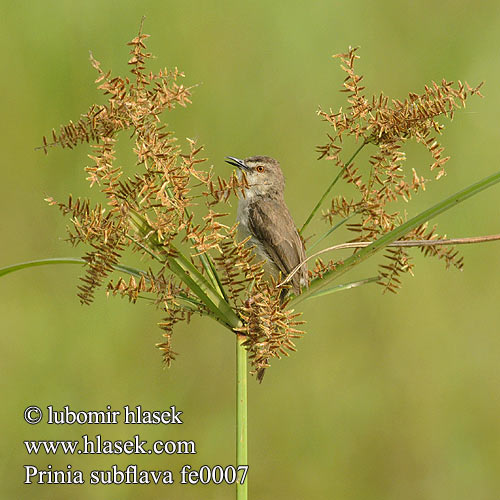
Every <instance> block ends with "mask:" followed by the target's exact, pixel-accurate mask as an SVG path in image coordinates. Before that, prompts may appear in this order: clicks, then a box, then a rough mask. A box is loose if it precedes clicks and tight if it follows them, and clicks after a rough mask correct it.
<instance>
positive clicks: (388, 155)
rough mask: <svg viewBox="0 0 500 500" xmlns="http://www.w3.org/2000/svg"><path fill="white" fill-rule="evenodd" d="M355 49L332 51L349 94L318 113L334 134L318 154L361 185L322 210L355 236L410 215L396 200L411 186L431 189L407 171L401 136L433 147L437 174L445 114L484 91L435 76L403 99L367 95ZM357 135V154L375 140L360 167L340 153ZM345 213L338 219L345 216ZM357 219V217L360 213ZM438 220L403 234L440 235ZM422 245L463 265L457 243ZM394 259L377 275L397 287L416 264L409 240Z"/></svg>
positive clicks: (368, 235) (318, 271) (367, 236)
mask: <svg viewBox="0 0 500 500" xmlns="http://www.w3.org/2000/svg"><path fill="white" fill-rule="evenodd" d="M356 52H357V49H355V48H350V49H349V51H348V52H347V53H345V54H337V55H335V56H334V57H336V58H339V59H340V60H341V67H342V69H343V71H344V72H345V73H346V78H345V80H344V82H343V87H342V89H341V92H345V93H346V94H347V103H348V106H347V108H346V110H345V111H344V110H343V109H342V108H340V110H339V111H337V112H333V111H332V110H330V111H328V112H326V111H323V110H320V111H319V113H318V114H319V116H320V117H322V118H323V119H324V120H325V121H327V122H328V123H329V124H330V125H331V127H332V128H333V131H334V133H333V134H331V135H330V134H329V135H328V142H327V143H326V144H325V145H322V146H319V147H318V151H319V153H320V158H326V159H327V160H330V161H332V162H333V163H334V164H335V165H336V167H338V168H339V176H341V177H342V179H343V180H344V181H346V182H347V183H348V184H350V185H351V186H352V187H354V189H355V190H356V191H357V192H358V193H359V197H358V199H356V200H354V199H348V198H347V197H345V196H342V195H340V196H337V197H335V198H333V200H332V202H331V206H330V208H329V210H327V211H326V212H324V213H323V217H324V218H325V219H326V220H328V221H329V223H330V224H331V225H332V226H335V225H336V224H338V223H339V220H340V223H344V222H346V226H347V228H348V229H349V230H351V231H353V232H354V233H355V234H356V237H355V238H354V239H352V240H351V241H352V242H356V241H366V240H370V241H373V240H376V239H377V238H379V237H380V236H381V235H383V234H386V233H388V232H390V231H392V230H394V229H395V228H396V227H398V226H399V225H401V224H402V223H403V222H404V221H405V216H404V215H402V214H401V213H400V211H399V210H396V209H395V208H394V207H393V205H391V203H393V202H395V201H397V200H398V199H402V200H405V201H408V200H409V199H410V198H411V196H412V194H414V193H417V192H418V191H420V190H425V183H426V180H425V178H424V177H423V176H422V175H420V174H418V173H417V171H416V170H415V169H412V172H411V175H408V174H407V173H406V172H405V171H404V169H403V165H404V162H405V160H406V156H405V153H404V152H403V151H402V147H403V144H404V143H405V142H406V141H408V140H410V139H414V140H415V141H416V142H418V143H421V144H422V145H423V146H424V147H425V148H426V149H427V150H428V151H429V153H430V155H431V157H432V163H431V165H430V170H431V171H434V172H436V179H439V178H441V177H442V176H443V175H445V163H446V162H447V161H448V160H449V156H443V152H444V148H443V147H442V146H441V145H440V144H439V143H438V141H437V136H438V135H439V134H441V132H442V130H443V128H444V125H443V124H442V123H440V121H439V120H440V119H441V118H443V117H444V118H449V119H452V118H453V114H454V111H455V109H457V108H460V107H464V106H465V102H466V100H467V98H468V97H469V96H470V95H479V96H480V95H481V94H480V91H479V89H480V87H481V85H482V84H480V85H479V86H477V87H475V88H472V87H470V86H469V85H468V84H467V83H465V84H462V83H461V82H458V84H456V85H454V83H453V82H447V81H446V80H443V81H442V82H441V84H437V83H435V82H432V84H431V85H430V86H427V85H426V86H425V87H424V91H423V92H422V93H421V94H416V93H409V94H408V97H407V98H406V99H404V100H403V101H400V100H398V99H392V100H389V98H388V97H387V96H385V95H383V94H380V95H378V96H372V97H367V96H365V94H364V90H365V88H364V87H363V86H361V84H360V82H361V80H362V78H363V77H362V76H360V75H357V74H356V71H355V68H354V65H355V61H356V59H358V58H359V56H358V55H357V54H356ZM345 136H351V137H353V138H354V139H355V140H356V141H357V143H358V145H359V147H358V150H357V152H356V154H357V153H358V152H359V151H360V150H361V149H362V148H364V147H365V146H367V145H372V147H373V146H375V148H376V150H375V152H373V153H371V155H370V160H369V165H368V166H367V167H365V166H363V167H357V166H356V165H355V164H354V162H353V161H348V162H346V163H344V162H343V161H342V159H341V153H342V151H343V138H344V137H345ZM339 218H340V219H339ZM356 219H357V220H356ZM437 238H438V236H437V234H435V227H433V228H432V229H429V228H428V227H427V223H425V224H423V225H420V226H419V227H417V228H415V229H413V230H412V231H410V232H408V233H407V234H406V235H405V236H404V237H403V238H402V239H403V240H431V239H437ZM421 250H422V251H423V252H424V253H425V254H426V255H435V256H437V257H438V258H441V259H444V261H445V263H446V266H447V267H449V266H450V265H454V266H456V267H457V268H459V269H460V268H461V267H462V265H463V262H462V258H459V257H458V254H457V252H456V251H455V250H454V249H453V248H452V247H451V248H450V247H438V246H425V247H422V248H421ZM386 257H387V259H388V264H385V265H381V269H380V273H379V283H380V284H382V285H383V286H384V288H385V289H386V290H389V291H395V290H396V289H397V288H398V287H399V285H400V279H399V275H400V273H403V272H410V273H411V272H412V267H413V265H412V263H411V260H410V256H409V255H408V252H407V250H405V249H404V248H398V249H388V251H387V253H386ZM334 267H335V262H334V261H330V262H329V263H328V264H325V263H323V262H322V261H318V262H317V266H316V268H315V269H314V270H313V275H314V276H322V274H323V273H324V270H325V269H328V268H329V269H332V268H334Z"/></svg>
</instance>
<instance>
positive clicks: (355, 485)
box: [0, 0, 500, 500]
mask: <svg viewBox="0 0 500 500" xmlns="http://www.w3.org/2000/svg"><path fill="white" fill-rule="evenodd" d="M1 7H2V14H1V20H0V23H1V29H0V37H2V48H3V50H2V62H3V70H2V78H1V79H0V90H1V94H2V134H1V138H2V142H3V144H2V153H3V168H2V182H1V184H2V190H1V193H2V194H1V203H2V205H1V210H2V224H1V227H2V231H1V234H2V245H1V259H0V266H2V265H6V264H10V263H14V262H18V261H24V260H30V259H35V258H41V257H55V256H68V255H75V256H78V255H80V253H79V251H78V249H77V250H74V249H72V248H70V247H69V246H68V245H67V244H66V243H65V242H64V241H62V239H63V237H64V236H65V232H64V228H65V224H66V221H65V220H64V219H63V218H62V217H61V216H60V215H59V213H58V212H57V211H56V210H55V209H53V208H50V207H48V206H47V204H46V203H45V202H44V201H43V198H44V197H45V196H47V195H51V196H54V198H56V199H59V200H63V199H65V197H66V195H67V193H69V192H72V193H73V194H74V195H79V194H84V195H85V194H86V193H87V192H88V188H87V186H86V182H85V180H84V178H85V175H84V173H83V167H84V166H85V164H86V161H87V158H86V155H87V154H88V152H89V150H88V148H87V147H80V148H78V149H77V150H76V151H73V152H71V151H69V150H64V151H62V150H53V151H51V153H50V155H49V156H44V155H43V154H42V153H41V152H35V151H34V146H36V145H39V144H40V142H41V137H42V135H44V134H47V133H48V132H50V130H51V128H52V127H53V126H57V125H59V124H60V123H64V122H67V121H68V120H69V119H73V120H75V119H77V118H78V116H79V114H80V113H82V112H84V111H85V110H86V109H87V108H88V106H89V105H91V104H92V103H94V102H96V101H97V102H102V99H103V98H102V96H101V95H100V94H99V93H98V92H97V91H96V90H95V86H94V84H93V81H94V79H95V72H94V70H93V69H92V68H91V66H90V64H89V62H88V51H89V49H91V50H92V51H93V54H94V56H95V57H96V58H97V59H98V60H100V61H101V63H102V67H103V68H112V69H113V72H114V74H123V73H124V72H126V71H127V66H126V61H127V58H128V49H127V47H126V46H125V44H126V42H127V41H128V40H130V39H131V38H133V36H135V34H136V32H137V29H138V25H139V21H140V18H141V16H142V15H146V16H147V19H146V22H145V32H146V33H149V34H151V35H152V37H151V38H150V40H149V46H148V47H149V49H151V51H152V52H153V53H154V54H155V55H156V56H157V59H156V60H154V61H153V62H152V63H151V65H150V68H151V69H153V70H156V69H158V68H160V67H163V66H165V65H167V66H170V67H172V66H178V67H179V68H181V69H182V70H183V71H185V73H186V75H187V78H186V80H185V81H186V83H187V84H195V83H201V85H200V86H198V87H197V88H196V89H195V90H194V96H193V105H192V106H190V107H189V108H188V109H182V108H180V109H177V110H175V111H174V112H172V113H171V114H169V115H168V116H166V118H165V119H166V121H168V123H169V124H170V127H171V128H172V129H173V130H175V131H176V133H177V135H178V137H180V138H181V139H184V138H185V137H191V138H196V139H197V140H198V141H199V142H200V143H202V144H205V145H206V155H207V156H208V158H209V160H210V163H211V164H213V165H214V166H215V170H216V172H217V173H218V174H220V175H229V170H228V166H227V165H226V164H224V163H223V157H224V156H226V155H228V154H231V155H235V156H247V155H252V154H268V155H271V156H274V157H276V158H278V159H280V160H281V162H282V165H283V167H284V170H285V174H286V177H287V192H286V196H287V201H288V203H289V205H290V208H291V211H292V214H293V216H294V218H295V220H296V221H297V224H300V223H302V221H303V220H304V219H305V217H306V216H307V214H308V212H309V211H310V209H311V208H312V206H313V204H314V200H315V199H316V198H317V197H318V195H319V194H320V193H321V192H322V189H324V186H325V183H327V182H329V181H330V180H331V178H332V175H333V173H332V170H331V166H330V165H329V164H328V163H327V162H318V161H316V156H317V155H316V153H315V151H314V150H315V146H317V145H318V144H323V143H324V142H325V133H326V132H327V131H328V129H327V126H326V124H325V123H323V122H321V121H320V119H319V118H318V117H317V116H316V114H315V111H316V110H317V109H318V106H322V107H323V108H327V109H328V108H329V107H330V106H331V107H333V108H338V107H339V106H341V105H343V104H344V102H343V95H342V94H340V93H339V92H338V91H337V90H338V88H339V86H340V84H341V81H342V79H343V74H342V72H341V71H340V70H339V69H338V64H337V62H336V61H333V60H332V59H331V58H330V56H331V55H332V54H334V53H338V52H343V51H345V50H346V49H347V47H348V46H349V45H353V46H357V45H359V46H361V50H360V54H361V56H362V58H361V61H360V62H359V64H358V69H359V71H360V72H361V73H362V74H364V75H365V80H364V83H365V84H366V86H367V93H368V94H370V93H378V92H380V91H382V90H383V91H384V92H385V93H386V94H387V95H389V96H393V97H398V98H402V97H404V96H405V95H406V93H407V92H408V91H416V92H418V91H420V90H422V88H423V85H424V84H425V83H429V82H430V81H432V80H433V79H434V80H437V81H440V80H441V79H442V78H443V77H445V78H447V79H448V80H455V81H456V80H457V79H461V80H467V81H469V82H470V83H471V84H476V83H478V82H480V81H481V80H486V85H485V87H484V92H483V93H484V95H485V99H483V100H480V99H473V100H471V101H469V105H468V107H467V109H466V111H465V112H458V113H457V115H456V118H455V120H454V121H453V122H451V123H449V124H448V123H447V130H446V132H445V136H444V137H443V143H444V144H445V146H446V147H447V150H448V153H450V154H451V155H452V160H451V161H450V162H449V163H448V176H447V177H446V178H444V179H442V180H440V181H439V182H431V183H430V184H428V186H427V191H426V192H425V193H423V194H422V195H420V196H419V197H418V198H417V199H415V200H414V202H412V203H411V205H407V206H406V208H407V209H408V213H409V215H414V214H416V213H417V212H418V211H420V210H421V209H423V208H425V207H428V206H431V205H432V204H434V203H435V202H437V201H438V200H440V199H441V198H443V197H445V196H447V195H449V194H451V193H453V192H455V191H457V190H459V189H461V188H462V187H465V186H466V185H469V184H471V183H473V182H475V181H477V180H479V179H481V178H483V177H485V176H486V175H488V174H490V173H492V172H494V171H496V170H498V168H499V166H498V161H497V158H498V151H497V149H498V148H497V146H498V142H499V138H500V135H499V132H500V131H499V125H498V123H499V120H498V109H499V105H500V65H499V58H498V57H499V53H498V47H499V45H500V44H499V37H500V35H499V32H500V4H499V3H498V2H494V1H492V0H491V1H485V2H473V1H472V0H469V1H466V0H461V1H459V2H456V1H453V2H452V1H444V2H439V3H437V2H431V1H421V2H408V1H403V2H401V1H387V2H369V1H367V0H362V1H359V2H332V1H319V0H318V1H314V2H309V3H307V6H306V3H304V2H283V1H281V2H274V3H273V2H264V1H260V0H259V1H254V2H234V1H232V2H229V1H221V2H207V1H201V0H197V1H191V2H183V3H180V2H171V1H146V2H142V3H141V4H140V6H139V2H130V1H120V2H118V1H115V2H111V1H107V2H106V1H105V2H102V1H99V2H98V1H95V0H87V1H86V2H61V1H59V2H56V1H52V0H46V1H44V2H34V1H32V2H6V1H3V2H2V6H1ZM348 150H349V148H348ZM408 153H409V158H408V162H407V165H408V168H411V167H416V168H418V169H420V172H421V174H422V175H424V176H426V177H428V178H430V177H431V175H430V174H429V171H428V169H427V166H428V164H429V163H430V158H429V156H428V155H427V153H426V152H425V151H424V149H423V148H421V147H420V148H419V147H413V146H410V147H409V148H408ZM339 192H340V191H339V190H338V189H337V193H339ZM499 194H500V187H496V188H493V189H491V190H489V191H487V192H484V193H482V194H480V195H479V196H477V197H475V198H473V199H471V200H469V201H467V202H466V203H464V204H463V205H460V206H459V207H457V208H455V209H454V210H452V211H450V212H448V213H446V214H444V215H442V216H440V217H439V219H438V222H439V229H440V231H441V233H446V234H447V235H448V236H453V237H460V236H472V235H481V234H489V233H495V232H498V228H499V224H500V220H499V213H500V210H499V208H498V199H499ZM324 228H325V226H324V223H323V222H321V221H319V220H318V221H316V223H315V224H314V225H312V226H311V233H313V232H316V233H319V232H320V231H322V230H324ZM339 238H340V237H339ZM335 241H338V240H337V239H336V240H335ZM462 252H463V255H464V256H465V262H466V265H465V269H464V271H463V272H458V271H457V270H454V269H451V270H449V271H446V270H445V269H444V266H443V264H442V263H441V262H438V261H434V260H432V259H423V258H421V257H420V255H419V252H415V255H416V257H415V262H416V276H415V277H414V278H411V277H405V279H404V286H403V289H402V291H401V292H400V293H399V294H398V295H396V296H394V295H392V294H386V295H383V294H382V293H381V289H380V288H379V287H377V286H373V285H369V286H367V287H364V288H361V289H357V290H352V291H348V292H345V293H342V294H336V295H332V296H329V297H325V298H321V299H318V300H315V301H308V302H307V303H305V304H304V308H303V310H304V315H305V319H306V320H307V332H308V333H307V335H306V336H305V338H304V339H303V340H302V341H300V342H299V348H298V352H297V353H295V354H294V355H293V356H291V357H290V358H289V359H286V360H283V361H278V362H275V363H273V366H272V369H271V370H269V373H268V374H267V375H266V378H265V381H264V383H263V384H262V385H261V386H259V385H258V384H257V383H256V382H255V380H253V379H252V380H251V381H250V396H249V397H250V411H249V416H250V424H249V436H250V474H249V481H250V483H249V485H250V498H253V499H259V500H260V499H282V498H283V499H285V498H287V499H290V498H301V499H302V498H315V499H316V498H317V499H330V498H338V499H346V500H361V499H384V500H387V499H390V500H396V499H398V500H399V499H403V498H404V499H405V500H408V499H415V500H417V499H418V500H420V499H422V500H423V499H426V500H434V499H435V500H438V499H439V500H442V499H448V498H450V499H454V500H459V499H470V498H474V499H475V500H483V499H484V500H486V499H497V498H499V495H500V474H499V470H500V418H499V415H500V397H499V394H500V368H499V366H500V364H499V359H500V336H499V335H498V333H499V319H500V312H499V301H500V284H499V273H500V258H499V253H500V245H499V244H498V243H490V244H484V245H482V246H479V245H478V246H473V247H472V246H471V247H467V248H464V247H462ZM372 272H373V265H372V266H371V267H370V265H369V264H368V265H366V266H365V268H364V269H361V270H360V271H359V272H357V273H356V274H353V275H351V276H349V277H346V279H351V278H352V279H355V278H356V277H366V276H369V275H371V273H372ZM78 276H79V269H78V268H77V267H76V266H75V267H73V266H59V267H52V268H48V267H47V268H40V269H35V270H28V271H23V272H21V273H18V274H13V275H9V276H7V277H5V278H3V279H2V281H1V288H0V304H1V305H0V307H1V318H2V320H1V325H2V326H1V329H2V336H1V352H2V365H3V369H2V378H1V385H2V393H3V400H4V402H6V405H5V407H4V410H3V411H2V412H1V416H0V419H1V424H2V428H3V433H2V434H3V436H4V438H3V439H4V444H3V445H2V449H3V452H2V459H1V479H0V484H1V486H0V491H1V493H0V497H1V498H2V499H3V498H5V499H14V498H16V499H17V498H40V499H49V498H50V499H62V498H68V497H71V498H74V499H111V498H116V499H118V498H120V499H135V498H176V499H192V498H203V499H226V498H228V499H229V498H233V495H234V491H233V487H230V486H200V487H193V486H181V485H178V484H175V485H171V486H150V487H148V486H132V485H131V486H107V487H104V486H88V485H85V486H59V485H53V486H51V485H31V486H29V485H28V486H27V485H23V481H24V470H23V467H22V466H23V464H34V465H37V466H38V467H40V468H41V469H44V468H46V467H47V464H52V466H53V468H54V469H63V470H65V468H66V464H68V463H71V464H72V465H73V468H74V469H81V470H83V471H85V472H86V473H88V471H89V470H91V469H97V468H101V469H106V468H109V467H111V466H112V465H113V464H117V465H118V466H120V467H121V468H124V467H126V465H128V464H137V465H138V466H139V467H140V468H142V469H171V470H172V471H174V473H175V474H176V475H177V471H178V470H179V469H180V468H181V467H182V465H184V464H186V463H188V464H190V465H192V466H193V467H199V466H201V465H202V464H209V465H215V464H221V465H226V464H230V463H234V424H233V422H234V397H233V392H234V344H233V339H232V338H231V336H230V335H229V334H228V332H227V331H225V330H222V329H221V328H219V327H218V325H217V324H216V323H214V322H211V320H209V319H199V318H195V319H194V320H193V321H192V323H191V324H189V325H187V324H180V325H179V326H178V328H177V329H176V333H175V339H174V342H175V350H176V351H178V352H180V355H179V357H178V360H177V361H176V362H175V363H174V365H173V366H172V368H171V369H170V370H163V369H162V365H161V360H160V355H159V353H158V352H157V351H156V350H155V348H154V344H155V342H157V341H158V340H159V339H160V331H159V330H158V329H157V327H156V326H155V323H156V322H157V321H158V320H159V319H160V318H161V314H160V313H158V312H157V311H154V310H152V309H151V308H150V307H148V306H147V305H145V304H142V303H140V304H137V305H135V306H131V305H129V304H128V303H127V302H126V301H124V300H120V299H118V298H115V299H113V298H110V299H106V297H105V294H104V293H100V294H98V296H97V299H96V301H95V304H94V305H93V306H92V307H90V308H89V307H82V306H81V305H80V304H79V302H78V300H77V298H76V293H75V289H76V285H77V282H78ZM30 404H37V405H39V406H41V407H42V408H43V407H45V406H47V405H49V404H52V405H54V406H55V407H62V406H63V405H66V404H69V405H70V406H71V407H72V408H73V409H75V410H83V409H103V408H104V407H105V406H106V404H110V405H112V406H113V407H114V408H117V409H120V408H121V407H123V405H125V404H128V405H131V406H135V405H137V404H142V405H143V407H144V408H149V409H168V407H169V406H170V405H171V404H175V405H176V406H177V407H178V408H179V409H181V410H183V411H184V422H185V423H184V425H182V426H172V427H171V428H169V427H168V426H167V427H166V428H163V427H158V426H142V427H141V426H134V427H132V428H131V426H125V425H116V426H100V427H97V426H59V427H55V426H49V425H46V424H40V425H38V426H29V425H28V424H26V423H25V422H24V421H23V418H22V413H23V410H24V408H25V407H26V406H28V405H30ZM85 433H87V434H91V435H94V434H97V433H101V434H102V435H103V438H105V439H128V438H130V437H132V436H133V435H134V434H137V433H139V434H140V435H141V438H143V439H148V440H155V439H165V440H166V439H193V440H195V441H196V443H197V451H198V453H197V455H195V456H187V457H186V456H183V455H178V456H170V457H169V456H166V457H164V456H146V457H144V456H126V455H121V456H85V457H81V456H75V457H68V456H64V455H61V454H58V455H57V456H55V457H54V456H43V455H39V456H37V457H35V456H27V454H26V451H25V449H24V446H23V444H22V441H23V440H25V439H79V438H80V436H81V435H82V434H85Z"/></svg>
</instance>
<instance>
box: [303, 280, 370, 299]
mask: <svg viewBox="0 0 500 500" xmlns="http://www.w3.org/2000/svg"><path fill="white" fill-rule="evenodd" d="M378 279H379V277H378V276H373V277H371V278H366V279H364V280H360V281H351V282H350V283H344V284H343V285H335V286H332V287H331V288H326V289H325V288H323V289H321V290H319V291H317V292H315V293H313V294H312V295H309V296H308V297H307V298H308V299H312V298H316V297H321V296H323V295H329V294H330V293H335V292H341V291H343V290H350V289H351V288H356V287H358V286H362V285H367V284H368V283H375V282H377V281H378Z"/></svg>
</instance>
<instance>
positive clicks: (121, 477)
mask: <svg viewBox="0 0 500 500" xmlns="http://www.w3.org/2000/svg"><path fill="white" fill-rule="evenodd" d="M106 408H107V409H106V410H105V411H95V410H91V411H77V412H75V411H73V410H71V408H70V407H69V406H65V407H64V408H63V409H62V410H55V409H54V408H53V407H52V406H48V407H47V416H46V419H45V420H46V423H47V424H55V425H58V426H59V425H63V424H67V425H73V424H77V425H84V424H86V425H88V424H117V423H118V422H119V420H118V419H119V417H120V415H122V416H123V420H122V421H123V423H125V424H153V425H158V424H164V425H169V424H182V423H183V421H182V420H181V418H180V416H181V415H182V411H178V410H177V409H176V407H175V406H171V407H170V409H169V410H168V411H159V410H155V411H149V410H143V409H142V407H141V406H136V407H135V408H134V409H131V408H130V407H129V406H124V407H123V412H122V411H121V410H112V409H111V406H110V405H108V406H107V407H106ZM43 416H44V413H43V412H42V410H41V409H40V408H39V407H37V406H29V407H28V408H26V410H25V412H24V418H25V420H26V422H28V423H29V424H32V425H33V424H37V423H39V422H41V421H42V420H43ZM24 446H25V448H26V451H27V453H28V454H29V455H38V454H40V453H44V454H46V455H55V454H57V453H58V452H61V453H63V454H64V455H73V456H77V455H94V454H95V455H121V454H126V455H143V454H147V455H149V454H154V455H174V454H196V443H195V442H194V441H192V440H177V441H175V440H166V441H165V440H156V441H154V442H153V443H152V444H151V445H148V442H147V440H142V439H141V438H140V436H139V434H136V435H135V436H133V438H132V439H126V440H122V439H119V440H109V439H104V438H103V437H102V435H101V434H97V435H95V436H92V437H91V436H89V435H88V434H84V435H82V439H81V440H31V441H29V440H27V441H24ZM24 469H25V480H24V483H25V484H85V483H86V478H85V476H84V473H83V471H81V470H78V469H76V468H74V467H73V465H71V464H68V465H66V469H65V470H61V469H58V470H56V469H53V467H52V465H51V464H48V465H47V466H46V467H45V468H42V469H40V468H38V467H36V466H35V465H25V466H24ZM247 473H248V466H247V465H240V466H238V467H234V466H232V465H228V466H226V467H222V466H220V465H215V466H213V467H209V466H208V465H202V466H201V467H200V468H199V469H193V467H191V466H190V465H184V466H183V467H182V468H181V469H180V470H179V473H178V479H177V481H178V482H179V483H180V484H197V483H201V484H208V483H214V484H221V483H226V484H233V483H235V482H239V483H244V482H245V479H246V476H247ZM87 481H88V483H89V484H151V483H154V484H173V483H174V482H175V480H174V474H173V473H172V471H171V470H143V469H140V468H139V467H138V466H137V465H135V464H130V465H128V466H127V467H125V468H124V469H123V470H122V469H120V468H119V467H118V466H117V465H113V466H112V467H111V468H109V469H105V470H92V471H90V473H89V475H88V478H87Z"/></svg>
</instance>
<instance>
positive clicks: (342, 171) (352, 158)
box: [299, 141, 368, 234]
mask: <svg viewBox="0 0 500 500" xmlns="http://www.w3.org/2000/svg"><path fill="white" fill-rule="evenodd" d="M366 144H368V142H366V141H364V142H363V143H362V144H361V145H360V146H359V148H358V149H356V151H355V152H354V154H353V155H352V156H351V157H350V158H349V161H348V162H347V163H346V164H345V165H344V166H343V167H342V168H341V169H340V172H339V173H338V174H337V176H336V177H335V179H333V181H332V183H331V184H330V185H329V186H328V188H327V190H326V191H325V192H324V193H323V196H322V197H321V198H320V200H319V201H318V203H316V206H315V207H314V208H313V210H312V212H311V213H310V214H309V217H308V218H307V220H306V221H305V222H304V225H303V226H302V227H301V228H300V231H299V234H302V233H303V232H304V229H305V228H306V227H307V226H308V225H309V222H311V220H312V218H313V217H314V215H315V214H316V212H317V211H318V210H319V208H320V207H321V205H322V204H323V202H324V201H325V199H326V197H327V196H328V194H329V193H330V191H331V190H332V189H333V186H335V184H337V181H338V180H339V179H340V176H341V175H342V174H343V173H344V170H345V169H346V168H347V167H348V166H349V165H350V164H351V163H352V162H353V161H354V158H356V156H358V153H359V152H360V151H361V150H362V149H363V148H364V147H365V146H366Z"/></svg>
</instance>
